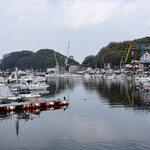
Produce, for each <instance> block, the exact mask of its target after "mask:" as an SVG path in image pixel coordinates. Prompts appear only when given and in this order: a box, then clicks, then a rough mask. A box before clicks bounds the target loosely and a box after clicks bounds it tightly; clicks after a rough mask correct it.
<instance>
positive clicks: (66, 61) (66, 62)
mask: <svg viewBox="0 0 150 150" xmlns="http://www.w3.org/2000/svg"><path fill="white" fill-rule="evenodd" d="M69 46H70V41H68V46H67V57H66V60H65V66H66V67H67V65H68V54H69Z"/></svg>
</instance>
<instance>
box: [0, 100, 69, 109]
mask: <svg viewBox="0 0 150 150" xmlns="http://www.w3.org/2000/svg"><path fill="white" fill-rule="evenodd" d="M68 104H69V101H68V100H66V99H64V100H54V101H38V100H37V101H32V102H24V103H11V104H0V111H2V110H4V111H11V110H23V109H33V108H42V107H54V106H63V105H68Z"/></svg>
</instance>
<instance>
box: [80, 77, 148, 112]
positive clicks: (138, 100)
mask: <svg viewBox="0 0 150 150" xmlns="http://www.w3.org/2000/svg"><path fill="white" fill-rule="evenodd" d="M83 84H84V86H85V89H86V90H88V91H89V92H91V91H97V93H98V94H99V96H100V97H101V98H102V99H101V100H103V102H104V103H108V104H109V105H110V106H111V107H125V108H129V107H131V108H133V109H135V110H144V109H146V110H148V111H149V109H150V92H149V91H146V90H142V89H138V88H136V87H135V84H133V83H132V82H129V81H127V80H105V79H92V78H91V79H88V80H87V79H86V80H85V79H83Z"/></svg>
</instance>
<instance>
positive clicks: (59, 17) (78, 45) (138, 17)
mask: <svg viewBox="0 0 150 150" xmlns="http://www.w3.org/2000/svg"><path fill="white" fill-rule="evenodd" d="M145 36H150V0H1V1H0V58H2V56H3V54H6V53H10V52H13V51H20V50H32V51H35V52H36V51H37V50H39V49H43V48H49V49H54V50H56V51H57V52H60V53H62V54H63V55H66V54H67V43H68V41H70V51H69V55H73V56H74V58H75V60H77V61H79V62H80V63H81V62H82V61H83V60H84V58H85V57H86V56H88V55H96V54H97V53H98V51H99V50H100V49H101V48H102V47H103V46H107V44H108V43H110V42H111V41H124V40H133V39H137V38H142V37H145Z"/></svg>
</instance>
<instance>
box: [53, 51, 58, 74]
mask: <svg viewBox="0 0 150 150" xmlns="http://www.w3.org/2000/svg"><path fill="white" fill-rule="evenodd" d="M54 56H55V61H56V68H57V71H58V70H59V63H58V62H57V57H56V53H55V50H54Z"/></svg>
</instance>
